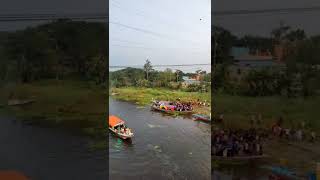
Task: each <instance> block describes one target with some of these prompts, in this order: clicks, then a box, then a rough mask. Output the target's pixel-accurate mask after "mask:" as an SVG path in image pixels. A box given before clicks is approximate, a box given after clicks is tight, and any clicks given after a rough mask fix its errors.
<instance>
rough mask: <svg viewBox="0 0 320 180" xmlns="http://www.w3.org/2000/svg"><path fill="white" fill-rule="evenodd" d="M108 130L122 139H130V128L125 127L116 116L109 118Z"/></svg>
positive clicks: (123, 122)
mask: <svg viewBox="0 0 320 180" xmlns="http://www.w3.org/2000/svg"><path fill="white" fill-rule="evenodd" d="M109 130H110V131H112V132H113V133H114V134H116V135H117V136H119V137H120V138H122V139H130V138H132V137H133V133H132V131H131V129H130V128H128V127H127V126H126V125H125V121H124V120H122V119H120V118H119V117H117V116H114V115H110V116H109Z"/></svg>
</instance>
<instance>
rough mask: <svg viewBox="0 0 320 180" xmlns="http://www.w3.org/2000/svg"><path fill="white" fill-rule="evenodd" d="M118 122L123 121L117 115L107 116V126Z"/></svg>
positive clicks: (121, 122)
mask: <svg viewBox="0 0 320 180" xmlns="http://www.w3.org/2000/svg"><path fill="white" fill-rule="evenodd" d="M120 124H124V121H123V120H121V119H120V118H119V117H117V116H114V115H111V116H109V126H112V127H114V126H117V125H120Z"/></svg>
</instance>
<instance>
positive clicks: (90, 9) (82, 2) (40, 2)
mask: <svg viewBox="0 0 320 180" xmlns="http://www.w3.org/2000/svg"><path fill="white" fill-rule="evenodd" d="M107 11H108V0H2V1H1V5H0V15H3V14H32V13H34V14H41V13H45V14H51V13H52V14H61V13H62V14H72V13H78V14H79V13H85V14H86V13H105V12H107ZM41 23H46V22H45V21H42V22H41V21H40V22H39V21H37V22H34V21H27V22H0V31H14V30H17V29H24V28H25V27H27V26H34V25H37V24H41Z"/></svg>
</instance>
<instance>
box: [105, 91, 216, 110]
mask: <svg viewBox="0 0 320 180" xmlns="http://www.w3.org/2000/svg"><path fill="white" fill-rule="evenodd" d="M111 93H114V94H116V95H114V96H113V97H114V98H116V99H120V100H124V101H131V102H134V103H136V104H137V105H139V106H146V105H150V103H151V100H152V99H156V100H168V101H175V100H176V99H177V98H181V100H182V101H190V100H194V101H196V100H198V99H199V100H200V101H202V102H203V101H207V102H209V103H210V104H211V93H199V92H184V91H177V90H169V89H156V88H135V87H126V88H112V89H111ZM194 110H195V112H196V113H204V114H209V113H210V111H211V108H210V107H195V109H194Z"/></svg>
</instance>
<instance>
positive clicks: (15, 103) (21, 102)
mask: <svg viewBox="0 0 320 180" xmlns="http://www.w3.org/2000/svg"><path fill="white" fill-rule="evenodd" d="M33 102H35V100H33V99H25V100H20V99H10V100H8V106H18V105H25V104H30V103H33Z"/></svg>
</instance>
